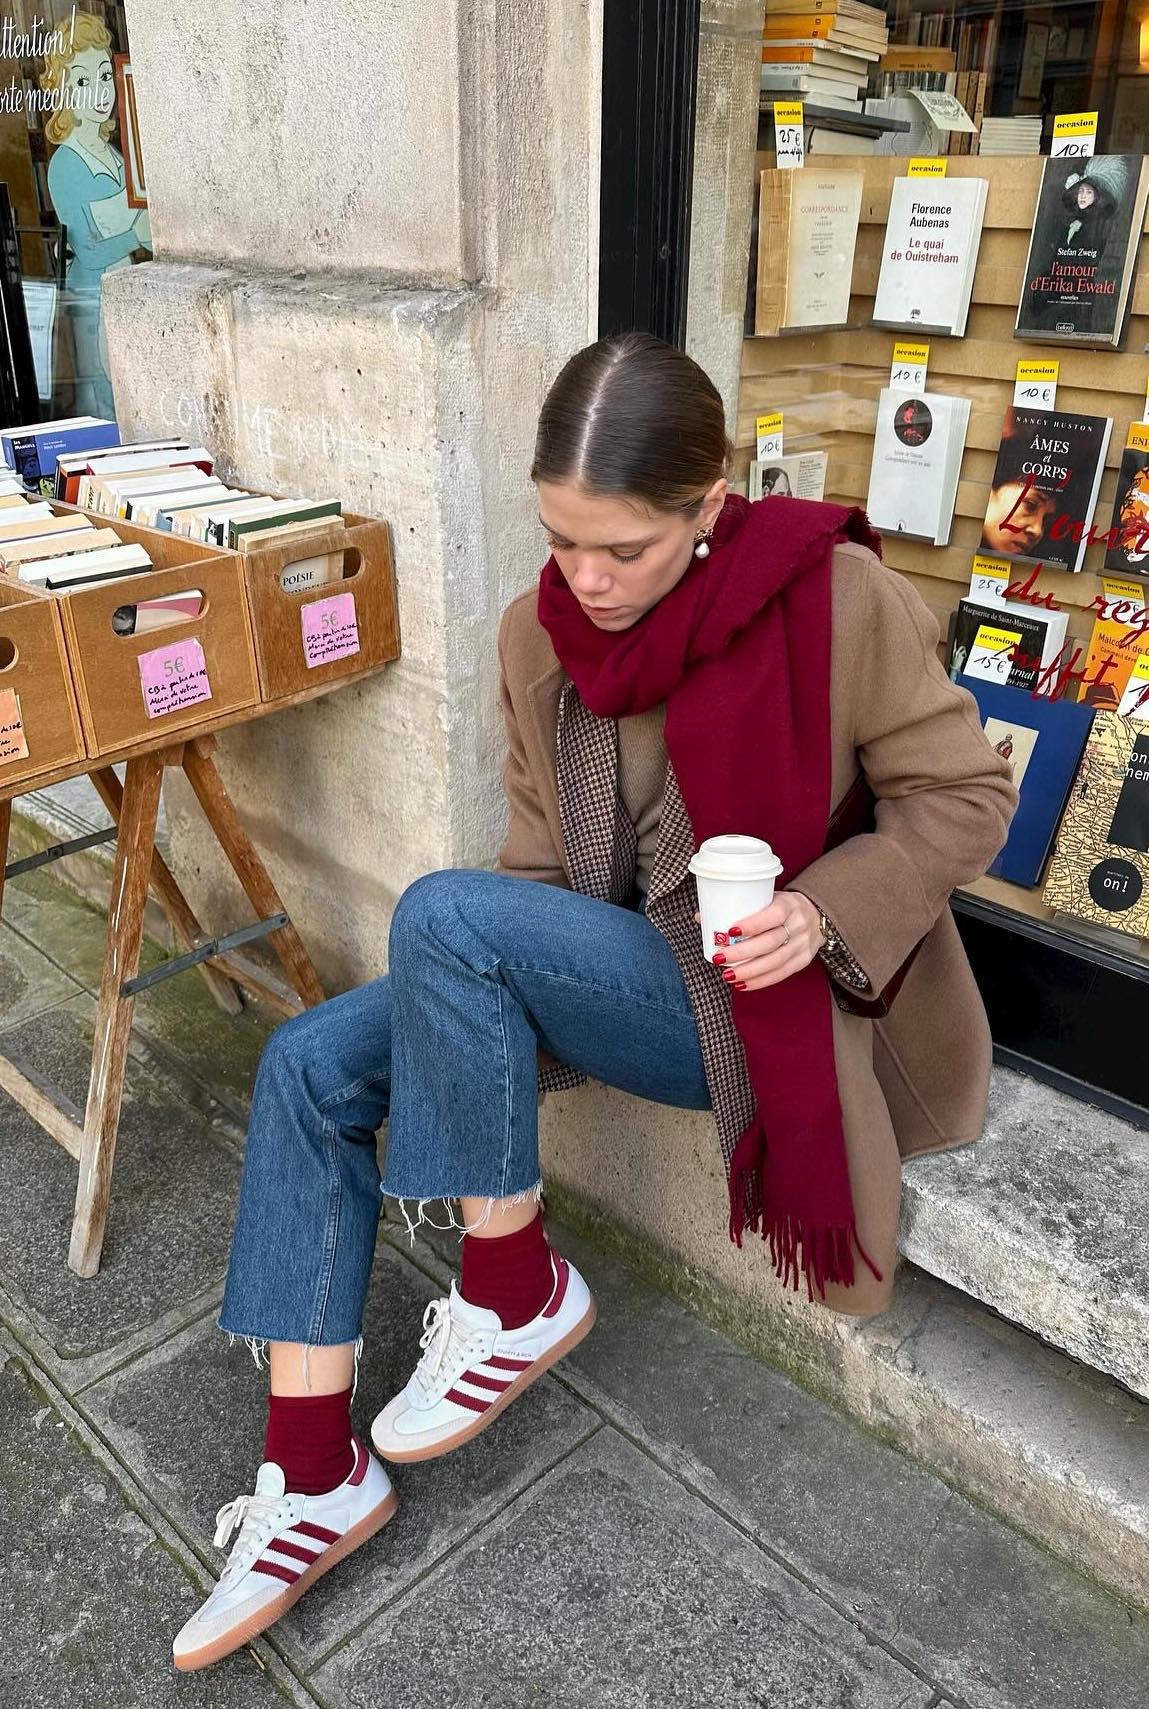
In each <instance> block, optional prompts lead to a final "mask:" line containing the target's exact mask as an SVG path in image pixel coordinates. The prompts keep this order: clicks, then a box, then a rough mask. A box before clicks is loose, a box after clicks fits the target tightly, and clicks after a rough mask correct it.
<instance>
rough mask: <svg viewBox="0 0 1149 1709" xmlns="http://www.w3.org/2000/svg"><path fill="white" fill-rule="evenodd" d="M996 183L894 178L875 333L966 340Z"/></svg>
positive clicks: (879, 280)
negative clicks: (989, 197)
mask: <svg viewBox="0 0 1149 1709" xmlns="http://www.w3.org/2000/svg"><path fill="white" fill-rule="evenodd" d="M988 189H989V181H988V179H985V178H939V179H935V180H930V179H928V178H895V179H894V184H893V190H892V192H891V195H890V217H889V219H888V221H887V222H886V237H885V244H884V247H883V249H882V266H881V272H880V273H879V275H878V294H877V296H876V297H875V299H874V324H875V326H893V327H900V326H904V327H912V328H915V329H920V330H921V331H923V332H927V331H928V332H941V333H949V334H952V335H953V336H954V337H955V338H960V337H961V336H962V334H963V333H964V332H965V323H966V316H967V314H968V313H969V300H970V293H971V292H972V290H973V275H974V269H975V267H976V266H977V252H978V245H979V244H980V242H981V222H982V216H983V214H984V213H985V198H986V192H987V190H988Z"/></svg>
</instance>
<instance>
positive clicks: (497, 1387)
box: [461, 1371, 515, 1395]
mask: <svg viewBox="0 0 1149 1709" xmlns="http://www.w3.org/2000/svg"><path fill="white" fill-rule="evenodd" d="M461 1380H462V1381H463V1382H464V1383H474V1385H475V1387H476V1388H480V1389H490V1390H491V1392H492V1393H493V1394H497V1395H499V1394H502V1392H503V1390H504V1389H509V1388H510V1386H511V1384H512V1383H513V1382H514V1380H515V1379H514V1378H513V1377H505V1378H504V1377H488V1376H485V1375H484V1374H483V1372H482V1371H464V1372H463V1375H462V1379H461Z"/></svg>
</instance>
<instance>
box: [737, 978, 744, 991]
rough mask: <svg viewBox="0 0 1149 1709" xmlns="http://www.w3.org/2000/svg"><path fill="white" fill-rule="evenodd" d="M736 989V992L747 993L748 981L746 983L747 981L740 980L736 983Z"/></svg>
mask: <svg viewBox="0 0 1149 1709" xmlns="http://www.w3.org/2000/svg"><path fill="white" fill-rule="evenodd" d="M734 989H735V990H736V991H745V989H746V981H745V979H739V980H738V981H737V982H736V984H735V986H734Z"/></svg>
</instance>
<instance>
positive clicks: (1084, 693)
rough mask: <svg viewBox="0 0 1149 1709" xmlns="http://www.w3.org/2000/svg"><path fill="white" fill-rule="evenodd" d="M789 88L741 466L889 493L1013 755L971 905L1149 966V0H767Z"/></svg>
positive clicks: (793, 486)
mask: <svg viewBox="0 0 1149 1709" xmlns="http://www.w3.org/2000/svg"><path fill="white" fill-rule="evenodd" d="M759 100H760V114H759V134H758V153H757V156H756V160H755V170H754V182H753V185H747V206H748V208H749V207H751V206H752V207H753V226H752V230H751V232H750V242H749V253H748V255H747V281H748V290H747V301H746V319H745V325H744V329H743V330H744V338H743V343H742V354H741V365H740V380H739V396H738V418H737V435H736V446H737V462H736V467H735V475H736V484H738V485H740V487H741V490H742V491H744V492H748V493H749V496H750V497H752V498H754V497H758V496H760V495H762V494H766V493H770V492H791V493H794V494H796V495H798V496H806V497H810V498H818V497H823V496H824V497H825V498H826V499H831V500H835V501H841V502H848V503H853V504H861V505H864V506H865V507H866V508H867V510H868V512H869V514H870V517H871V520H872V521H873V523H874V524H875V526H876V527H878V528H879V530H880V532H881V534H882V536H883V556H884V558H885V561H886V562H887V564H889V565H890V566H891V567H892V568H894V569H895V570H897V571H898V572H900V573H901V574H903V575H905V576H906V577H907V578H908V579H909V580H910V581H911V582H912V583H913V585H914V586H915V587H916V588H917V590H918V592H919V593H920V594H921V595H922V597H923V599H924V600H925V602H926V604H927V605H928V607H929V608H930V610H931V612H932V613H933V615H934V617H935V618H936V620H937V623H938V626H939V631H940V636H941V640H940V644H939V652H940V655H941V657H942V659H943V662H944V663H945V665H946V668H947V670H948V671H949V674H950V675H951V677H952V678H953V679H954V680H955V681H960V682H961V683H962V685H963V686H965V687H967V688H969V689H970V690H971V692H973V693H974V695H975V697H976V699H977V701H978V703H979V707H980V710H981V713H982V719H983V724H984V726H985V728H986V730H987V733H988V734H989V736H990V740H991V741H992V743H993V745H994V746H995V747H996V748H997V749H998V751H999V752H1000V753H1002V754H1003V755H1005V756H1006V757H1007V758H1008V759H1009V760H1010V761H1011V763H1012V765H1013V767H1014V772H1015V778H1016V780H1017V781H1018V784H1019V788H1020V791H1021V803H1022V804H1021V807H1020V809H1019V811H1018V815H1017V818H1016V820H1015V822H1014V826H1013V828H1012V829H1011V833H1010V838H1009V842H1008V844H1007V846H1006V849H1005V850H1004V851H1003V853H1002V855H1001V856H1000V857H999V859H998V861H997V862H996V863H995V866H994V868H993V869H992V870H991V872H990V874H989V875H987V876H986V877H985V878H983V879H981V880H978V881H977V882H976V883H974V884H972V885H970V886H969V887H968V890H966V891H963V892H959V893H958V895H957V896H956V897H955V912H957V913H958V916H959V922H960V923H962V925H963V933H964V932H965V931H966V930H967V925H966V920H967V919H976V920H977V921H979V922H983V923H984V922H989V924H990V927H991V928H992V930H994V931H997V932H999V933H1000V934H1001V935H1002V941H1003V942H1005V941H1006V940H1007V939H1008V941H1009V942H1010V943H1012V945H1013V949H1012V950H1011V951H1009V952H1008V953H1010V954H1013V955H1015V956H1020V955H1022V954H1024V953H1028V950H1027V949H1026V947H1025V945H1026V944H1028V945H1029V946H1031V947H1032V945H1034V944H1039V945H1041V946H1050V945H1052V946H1054V950H1053V951H1052V952H1051V953H1055V954H1057V955H1065V956H1069V957H1084V958H1085V959H1084V961H1082V962H1081V964H1080V965H1082V966H1085V965H1086V963H1089V965H1091V966H1093V967H1094V968H1096V967H1098V966H1102V965H1103V966H1104V967H1106V968H1107V969H1111V968H1114V967H1119V968H1120V969H1122V970H1123V972H1122V976H1123V977H1124V976H1128V977H1129V978H1133V979H1135V980H1137V981H1143V980H1144V979H1145V978H1146V977H1149V941H1147V940H1149V614H1147V605H1146V601H1147V595H1146V586H1147V579H1149V419H1147V418H1149V403H1147V397H1146V391H1147V383H1149V354H1147V351H1149V270H1147V268H1149V263H1147V261H1146V249H1145V246H1144V244H1143V242H1142V233H1143V228H1144V224H1145V217H1146V194H1147V189H1149V176H1147V173H1146V167H1145V160H1144V153H1145V150H1146V148H1147V146H1149V0H1138V3H1136V4H1109V3H1106V4H1101V5H1080V4H1068V5H1058V6H1033V5H1024V6H1023V5H1013V4H1003V3H1001V0H997V3H994V0H985V3H982V4H969V5H963V4H961V3H958V4H951V5H948V6H947V5H932V6H928V7H923V6H915V5H912V4H907V3H905V0H892V3H891V4H890V6H889V7H888V9H886V8H881V7H877V6H872V5H867V4H862V3H861V0H825V5H818V4H812V3H811V0H766V4H765V11H764V30H763V45H762V66H761V89H760V97H759ZM776 101H777V102H789V103H794V102H801V103H802V113H801V120H800V125H801V132H800V134H801V143H802V164H801V165H800V166H799V167H797V168H796V169H795V168H790V169H787V168H785V167H784V166H781V165H780V164H779V159H778V154H777V152H776V138H777V135H778V133H777V132H776V130H775V114H774V103H775V102H776ZM1088 114H1094V115H1095V116H1096V118H1095V123H1094V124H1093V125H1092V127H1091V126H1090V123H1089V121H1088V120H1087V119H1084V118H1081V117H1080V116H1082V115H1088ZM1071 115H1078V116H1079V117H1078V120H1077V121H1076V123H1077V125H1078V129H1079V131H1080V133H1081V134H1080V135H1077V134H1076V133H1074V135H1073V136H1072V137H1071V139H1070V144H1069V146H1070V147H1071V150H1072V152H1070V153H1069V154H1064V155H1063V154H1062V153H1061V152H1060V151H1061V149H1062V148H1064V147H1066V146H1067V145H1066V143H1065V142H1064V141H1063V140H1062V136H1063V133H1064V132H1065V130H1066V123H1065V121H1066V119H1067V118H1068V116H1071ZM1055 120H1060V121H1062V122H1061V123H1059V124H1058V125H1057V126H1056V127H1055ZM1055 128H1056V130H1057V133H1058V140H1057V142H1056V143H1055V139H1054V133H1055ZM1070 129H1071V130H1072V126H1071V127H1070ZM787 140H789V141H791V142H792V141H793V140H794V133H793V131H791V132H790V135H789V139H787V138H786V135H785V133H783V142H784V144H785V143H786V142H787ZM895 346H907V347H913V346H917V347H918V355H917V356H916V357H912V356H911V355H909V354H907V352H906V351H905V350H899V351H898V353H897V360H895ZM1021 361H1026V362H1029V363H1031V364H1034V365H1035V366H1034V367H1033V368H1032V369H1027V370H1026V371H1025V372H1026V375H1027V377H1028V384H1027V386H1026V387H1025V389H1024V390H1023V388H1022V384H1021V378H1020V376H1019V369H1018V364H1019V362H1021ZM1035 375H1036V376H1037V378H1035V377H1034V376H1035ZM777 415H780V416H781V418H782V420H781V435H782V438H781V446H780V447H779V444H778V442H777V440H776V439H775V438H773V437H772V436H773V435H774V434H775V433H776V431H777V428H778V425H779V424H778V423H777V421H776V420H775V421H770V420H768V419H767V418H769V417H771V416H775V417H776V416H777ZM760 436H761V437H760ZM760 451H761V452H764V453H765V455H762V454H760ZM963 910H965V915H966V919H963ZM979 929H980V926H979ZM1011 934H1012V935H1011ZM1023 939H1024V940H1025V943H1023ZM1006 953H1007V952H1006V951H1003V952H1002V954H1003V957H1004V956H1005V955H1006ZM1090 958H1092V961H1090ZM1006 965H1007V962H1006V961H1005V960H1004V959H1003V960H1002V962H1001V966H1002V967H1003V968H1004V967H1005V966H1006ZM1043 977H1045V978H1046V985H1045V986H1043V987H1041V989H1040V993H1039V994H1040V996H1041V997H1042V998H1044V995H1045V994H1046V992H1047V991H1048V978H1047V976H1046V975H1043ZM1074 977H1076V976H1074ZM979 978H980V973H979ZM1085 984H1088V976H1086V977H1085ZM1051 1000H1052V999H1051ZM1036 1001H1037V999H1036V998H1035V1003H1036ZM991 1011H992V1004H991ZM1050 1026H1051V1028H1052V1030H1053V1031H1055V1032H1056V1031H1058V1030H1059V1029H1060V1026H1061V1023H1060V1020H1058V1021H1056V1022H1053V1023H1050ZM995 1027H996V1021H995ZM1046 1030H1047V1031H1048V1030H1050V1027H1047V1029H1046ZM1075 1072H1076V1070H1075ZM1125 1095H1128V1094H1125ZM1139 1101H1140V1102H1142V1103H1144V1102H1145V1100H1144V1097H1143V1095H1142V1096H1141V1097H1140V1099H1139Z"/></svg>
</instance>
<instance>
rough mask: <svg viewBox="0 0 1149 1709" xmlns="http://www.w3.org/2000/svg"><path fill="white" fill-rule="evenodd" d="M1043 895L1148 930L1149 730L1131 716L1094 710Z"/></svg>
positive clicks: (1050, 903)
mask: <svg viewBox="0 0 1149 1709" xmlns="http://www.w3.org/2000/svg"><path fill="white" fill-rule="evenodd" d="M1042 900H1043V901H1044V902H1045V904H1046V906H1047V907H1050V908H1058V909H1061V910H1062V911H1063V912H1064V913H1067V914H1074V915H1076V916H1077V917H1078V918H1079V919H1083V920H1091V921H1092V922H1093V923H1094V924H1095V925H1098V926H1110V927H1114V928H1116V929H1117V930H1118V931H1122V932H1132V933H1134V934H1135V935H1136V936H1138V937H1145V936H1147V935H1149V731H1147V730H1146V729H1145V727H1144V725H1141V724H1137V723H1135V722H1134V721H1133V720H1132V719H1131V718H1122V717H1121V716H1120V714H1119V713H1116V712H1098V713H1097V715H1096V717H1095V718H1094V721H1093V728H1092V730H1091V731H1090V734H1089V740H1088V741H1087V742H1086V744H1085V754H1084V757H1083V758H1082V761H1081V766H1080V768H1079V770H1078V773H1077V776H1076V778H1075V779H1074V782H1073V787H1072V789H1071V790H1070V793H1069V806H1068V808H1067V810H1066V814H1065V818H1064V819H1063V820H1062V824H1061V830H1060V832H1059V833H1058V837H1057V846H1056V848H1055V849H1054V851H1053V860H1052V862H1051V863H1050V868H1049V878H1048V880H1047V882H1046V886H1045V890H1044V892H1043V894H1042Z"/></svg>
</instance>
